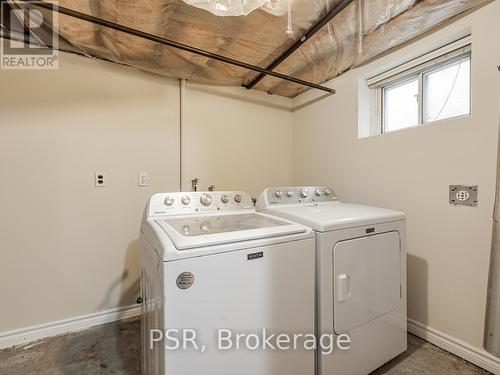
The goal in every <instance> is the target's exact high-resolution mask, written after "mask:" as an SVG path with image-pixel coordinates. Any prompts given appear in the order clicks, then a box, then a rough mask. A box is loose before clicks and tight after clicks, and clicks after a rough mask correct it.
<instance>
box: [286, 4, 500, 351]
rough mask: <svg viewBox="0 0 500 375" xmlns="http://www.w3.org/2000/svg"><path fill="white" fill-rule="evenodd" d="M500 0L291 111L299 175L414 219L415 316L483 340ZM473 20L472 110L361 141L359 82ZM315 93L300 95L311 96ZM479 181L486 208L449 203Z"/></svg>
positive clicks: (411, 282) (476, 342)
mask: <svg viewBox="0 0 500 375" xmlns="http://www.w3.org/2000/svg"><path fill="white" fill-rule="evenodd" d="M499 15H500V3H499V2H498V1H496V2H493V3H491V4H490V5H488V6H486V7H484V8H482V9H480V10H478V11H476V12H474V13H472V14H470V15H468V16H467V17H465V18H463V19H461V20H460V21H458V22H456V23H454V24H452V25H450V26H448V27H446V28H444V29H442V30H440V31H439V32H437V33H433V34H432V35H430V36H428V37H426V38H424V39H421V40H419V41H417V42H415V43H413V44H412V45H410V46H407V47H405V48H404V49H402V50H400V51H397V52H395V53H393V54H391V55H389V56H386V57H384V58H382V59H379V60H377V61H375V62H373V63H371V64H369V65H367V66H364V67H362V68H359V69H356V70H353V71H351V72H348V73H346V74H345V75H343V76H341V77H340V78H338V79H335V80H333V81H332V82H330V83H329V85H330V86H332V87H334V88H335V89H337V94H336V95H334V96H331V97H329V98H328V99H325V100H322V101H320V102H317V103H315V104H312V105H309V106H307V107H305V108H303V109H301V110H298V111H297V112H295V114H294V119H293V121H294V176H295V183H296V184H298V185H301V184H326V185H331V186H332V187H333V188H334V189H335V191H336V192H337V193H338V195H339V196H340V198H341V199H342V200H343V201H352V202H360V203H365V204H371V205H378V206H384V207H389V208H393V209H397V210H402V211H404V212H405V213H406V214H407V217H408V314H409V317H410V318H413V319H415V320H417V321H418V322H421V323H423V324H425V325H428V326H430V327H433V328H435V329H437V330H440V331H442V332H445V333H447V334H449V335H451V336H454V337H456V338H458V339H461V340H463V341H465V342H467V343H469V344H471V345H473V346H476V347H481V346H482V339H483V329H484V314H485V301H486V287H487V278H488V265H489V253H490V241H491V223H492V210H493V202H494V191H495V172H496V171H495V169H496V156H497V134H498V115H499V113H498V102H499V100H500V77H499V72H498V71H497V65H498V64H500V40H499V39H498V37H497V36H498V35H499V34H500V25H499V24H498V17H499ZM467 27H471V30H472V38H473V62H472V64H473V65H472V106H473V109H472V111H473V114H472V116H471V117H468V118H461V119H456V120H449V121H443V122H441V123H438V124H434V125H427V126H424V127H420V128H415V129H409V130H404V131H399V132H394V133H390V134H384V135H381V136H375V137H369V138H365V139H358V128H357V116H358V113H357V100H358V95H357V94H358V93H357V90H358V82H359V79H360V78H362V77H365V76H366V75H368V74H369V73H371V72H375V71H380V70H381V69H382V68H384V67H388V66H390V65H391V63H393V62H394V61H396V60H401V59H404V58H405V57H407V56H411V55H413V54H414V53H416V52H425V51H426V50H427V48H429V46H430V45H433V44H435V43H436V42H439V41H440V40H447V39H448V38H449V36H450V35H452V34H454V33H459V32H461V31H463V30H464V29H466V28H467ZM311 96H312V93H308V94H306V95H304V96H302V97H299V98H298V99H297V100H296V102H295V104H296V105H300V104H301V103H304V102H306V101H307V100H308V99H309V98H310V97H311ZM450 184H478V185H479V207H478V208H457V207H452V206H450V205H449V204H448V185H450Z"/></svg>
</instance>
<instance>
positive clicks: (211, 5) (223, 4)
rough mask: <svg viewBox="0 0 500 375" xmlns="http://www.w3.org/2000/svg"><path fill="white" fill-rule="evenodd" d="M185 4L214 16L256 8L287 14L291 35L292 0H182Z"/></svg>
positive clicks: (241, 13)
mask: <svg viewBox="0 0 500 375" xmlns="http://www.w3.org/2000/svg"><path fill="white" fill-rule="evenodd" d="M183 1H184V2H185V3H186V4H189V5H191V6H194V7H196V8H200V9H204V10H207V11H209V12H210V13H212V14H215V15H216V16H248V15H249V14H250V13H252V12H253V11H254V10H256V9H262V10H263V11H265V12H268V13H271V14H274V15H275V16H283V15H285V14H288V26H287V29H286V33H287V34H288V35H290V36H291V35H293V23H292V2H293V0H183Z"/></svg>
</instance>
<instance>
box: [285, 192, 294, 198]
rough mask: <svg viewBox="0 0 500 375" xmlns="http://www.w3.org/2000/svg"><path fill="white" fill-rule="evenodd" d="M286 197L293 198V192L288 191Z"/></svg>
mask: <svg viewBox="0 0 500 375" xmlns="http://www.w3.org/2000/svg"><path fill="white" fill-rule="evenodd" d="M286 196H287V197H288V198H291V197H293V190H288V191H287V192H286Z"/></svg>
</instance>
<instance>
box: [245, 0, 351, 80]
mask: <svg viewBox="0 0 500 375" xmlns="http://www.w3.org/2000/svg"><path fill="white" fill-rule="evenodd" d="M353 1H354V0H342V1H341V2H340V3H338V4H337V6H335V8H333V9H332V10H331V11H330V12H328V13H327V14H326V15H325V16H324V17H323V18H321V19H320V20H319V21H318V22H317V23H316V24H315V25H314V26H313V27H311V28H310V29H309V30H307V32H306V33H305V34H304V35H302V36H301V37H300V38H299V40H297V41H296V42H295V43H294V44H293V45H292V46H290V48H288V49H287V50H286V51H285V52H283V53H282V54H281V55H280V56H279V57H278V58H277V59H276V60H274V61H273V62H272V63H271V64H270V65H269V66H268V67H267V68H266V70H268V71H272V70H273V69H275V68H276V67H277V66H278V65H280V64H281V63H282V62H283V61H285V60H286V59H287V58H288V57H289V56H290V55H291V54H292V53H294V52H295V51H296V50H298V49H299V48H300V47H301V46H302V45H303V44H304V43H305V42H307V41H308V40H309V39H311V37H312V36H313V35H314V34H316V33H317V32H318V31H319V30H321V29H322V28H323V26H325V25H326V24H327V23H328V22H330V21H331V20H332V19H333V18H334V17H335V16H336V15H337V14H339V13H340V12H342V11H343V10H344V9H345V8H346V7H347V6H348V5H349V4H351V3H352V2H353ZM266 75H267V73H264V72H262V73H260V74H259V75H258V76H257V77H256V78H255V79H254V80H253V81H252V82H250V83H249V84H248V85H246V86H245V87H246V88H247V89H251V88H253V87H254V86H255V85H256V84H257V83H259V82H260V81H261V80H262V79H263V78H264V77H265V76H266Z"/></svg>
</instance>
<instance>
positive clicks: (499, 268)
mask: <svg viewBox="0 0 500 375" xmlns="http://www.w3.org/2000/svg"><path fill="white" fill-rule="evenodd" d="M499 70H500V69H499ZM498 138H499V146H500V127H499V137H498ZM484 348H485V349H486V350H487V351H488V352H489V353H491V354H493V355H494V356H495V357H499V358H500V153H499V155H497V186H496V194H495V209H494V211H493V235H492V240H491V256H490V274H489V280H488V297H487V300H486V322H485V332H484Z"/></svg>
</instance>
